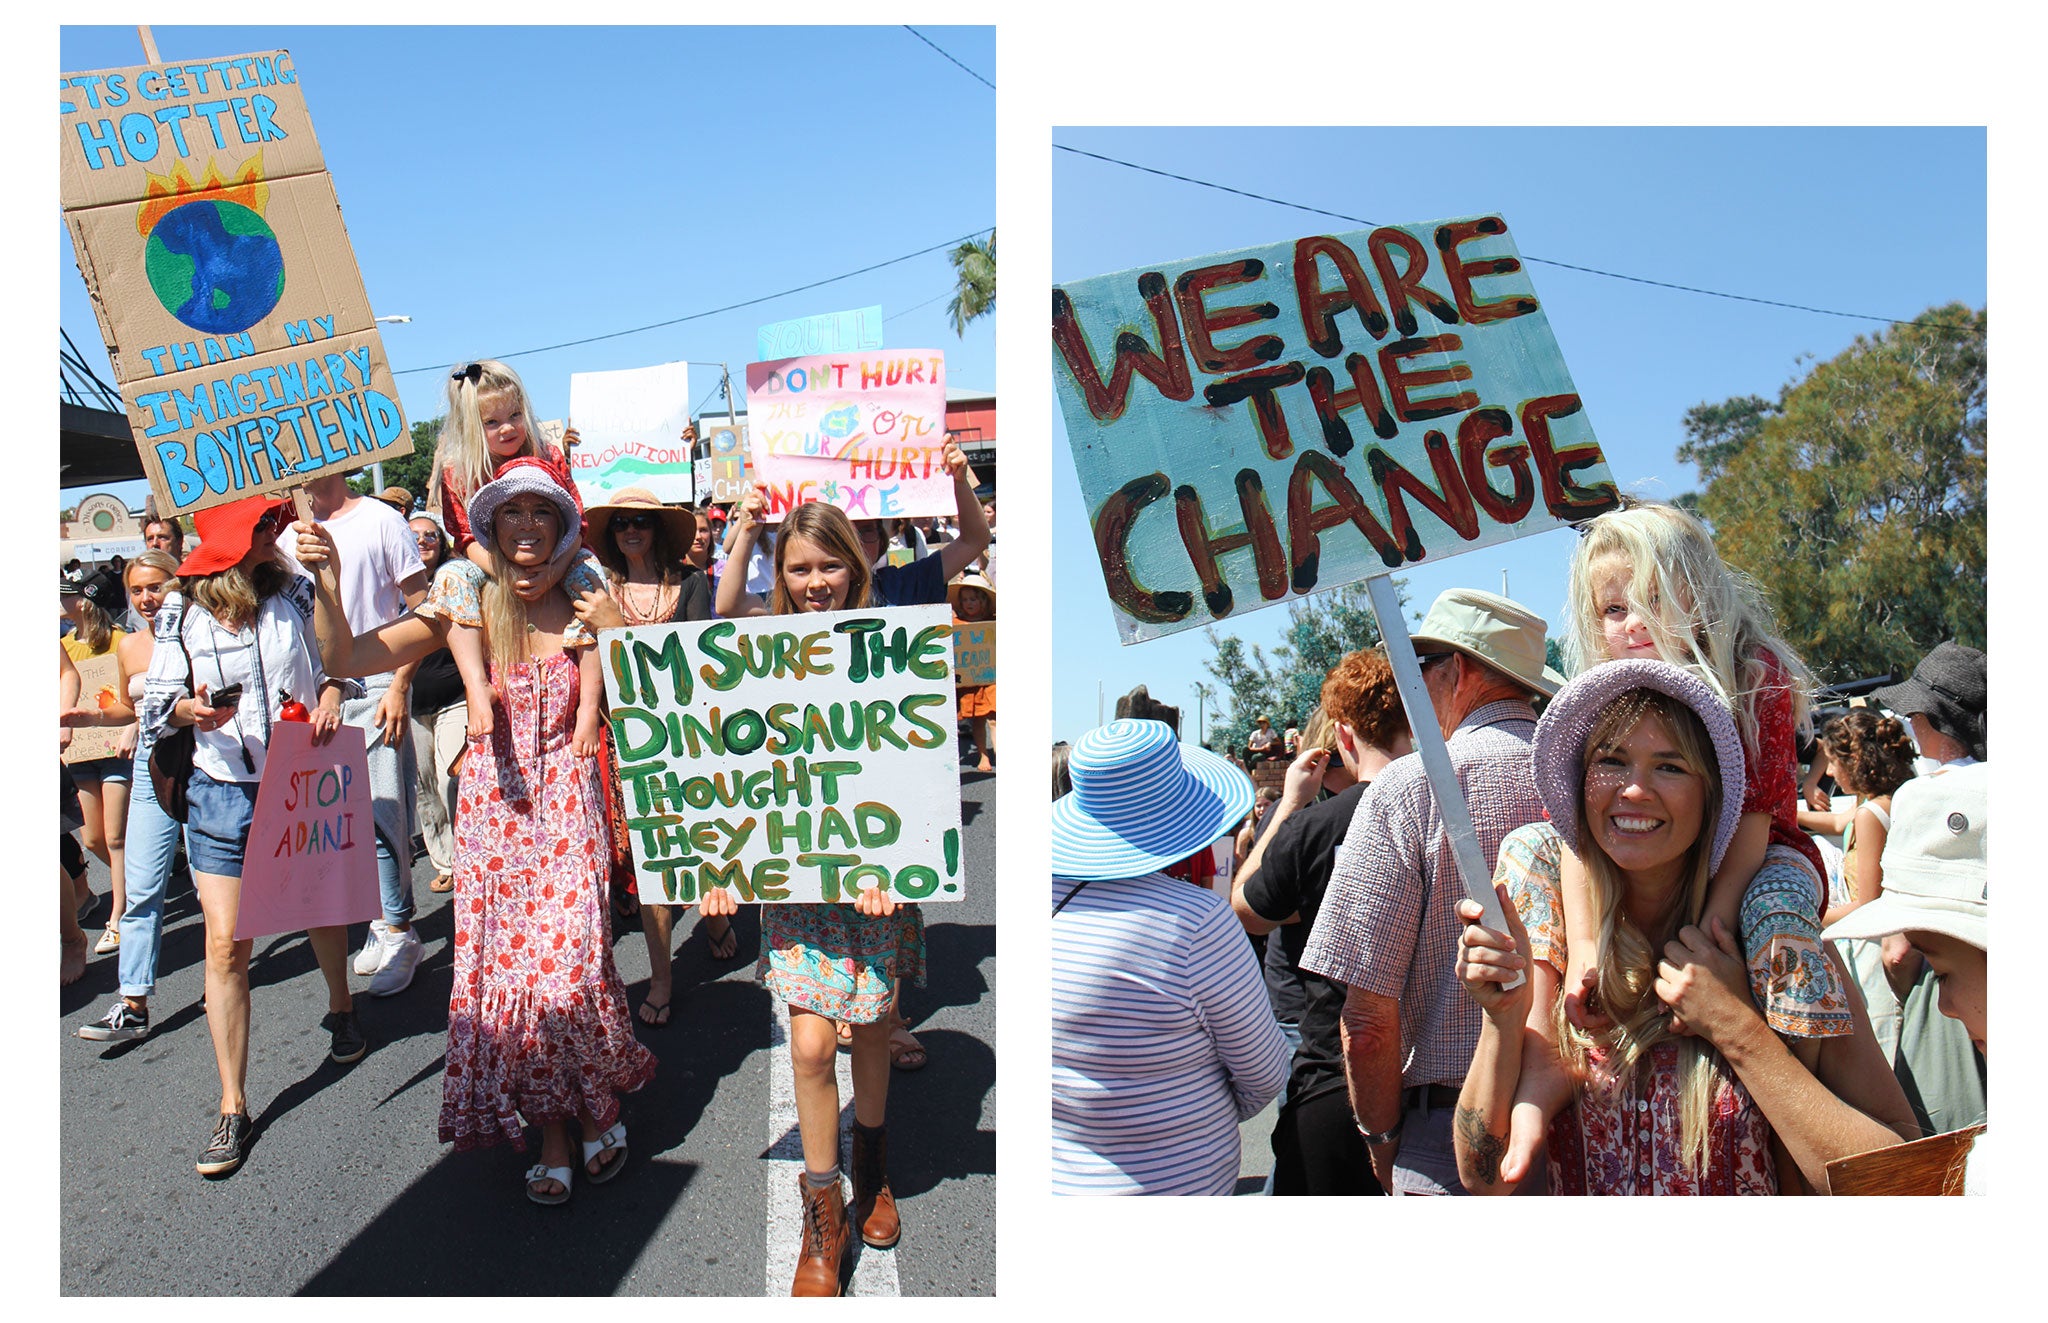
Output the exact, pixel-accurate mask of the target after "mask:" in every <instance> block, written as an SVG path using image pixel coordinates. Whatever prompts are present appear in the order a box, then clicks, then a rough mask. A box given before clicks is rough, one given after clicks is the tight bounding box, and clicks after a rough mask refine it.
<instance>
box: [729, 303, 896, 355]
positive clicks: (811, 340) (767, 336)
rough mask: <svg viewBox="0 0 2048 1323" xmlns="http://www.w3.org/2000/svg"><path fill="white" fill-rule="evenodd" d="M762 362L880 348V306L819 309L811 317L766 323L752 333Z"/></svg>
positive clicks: (855, 352)
mask: <svg viewBox="0 0 2048 1323" xmlns="http://www.w3.org/2000/svg"><path fill="white" fill-rule="evenodd" d="M754 342H755V346H756V348H757V349H758V351H759V353H758V356H759V358H760V359H761V360H762V361H763V362H768V361H771V360H773V359H777V358H802V357H804V356H806V355H809V354H857V353H859V352H861V351H862V350H864V349H880V348H881V347H882V308H881V305H880V304H876V305H875V306H874V307H871V308H854V309H852V310H851V311H849V312H821V313H819V314H818V315H817V316H815V317H798V318H796V319H795V320H794V321H787V322H770V323H769V324H768V325H766V326H763V327H762V328H761V329H760V330H759V331H757V332H755V335H754Z"/></svg>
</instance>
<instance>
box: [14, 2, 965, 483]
mask: <svg viewBox="0 0 2048 1323" xmlns="http://www.w3.org/2000/svg"><path fill="white" fill-rule="evenodd" d="M918 30H919V31H920V32H922V33H924V34H925V35H926V36H927V37H929V38H930V39H931V40H932V41H933V42H934V43H936V44H937V45H939V46H941V47H943V48H944V49H945V50H946V51H947V52H948V53H950V54H951V55H953V56H954V57H955V58H956V59H958V60H959V61H960V62H961V63H962V64H964V65H966V66H967V67H968V68H971V69H974V70H976V71H977V72H979V73H981V74H982V75H983V76H984V77H986V78H989V79H990V80H991V81H993V79H994V77H995V30H994V29H993V28H989V27H972V28H970V27H923V26H920V27H919V29H918ZM154 35H155V37H156V42H157V48H158V50H159V52H160V53H161V54H162V56H163V58H164V59H165V60H167V61H169V60H194V59H199V58H201V57H217V56H222V55H233V54H241V53H244V52H248V51H258V50H270V49H275V48H278V47H284V48H287V49H289V50H290V51H291V52H292V55H293V58H294V60H295V62H296V64H297V67H298V70H299V74H300V78H301V81H302V83H303V85H304V88H305V95H306V101H307V105H308V106H309V108H310V110H311V112H312V117H313V124H314V127H315V129H316V130H317V131H318V133H319V137H320V145H321V149H322V151H323V153H324V155H325V157H326V161H327V166H328V169H329V170H331V171H332V172H333V174H334V181H335V188H336V191H337V193H338V194H339V196H340V199H341V207H342V215H343V217H344V219H345V220H346V222H347V225H348V232H349V238H350V240H351V241H352V243H353V245H354V247H355V254H356V260H357V263H358V264H359V265H360V266H361V268H362V273H363V281H364V285H365V286H366V288H367V290H368V293H369V296H370V305H371V307H372V308H373V309H374V310H375V311H376V313H377V314H378V315H380V316H382V315H387V314H405V315H409V316H411V317H412V318H413V320H412V322H411V323H410V324H409V325H396V326H386V327H384V328H383V329H384V343H385V348H386V351H387V352H388V354H389V357H390V361H391V365H392V367H393V369H394V370H396V371H397V372H398V374H399V375H398V377H397V380H398V384H399V388H400V394H401V402H402V403H403V405H404V408H405V413H406V417H407V419H408V420H415V419H424V418H430V417H433V416H435V415H437V414H439V413H440V412H441V395H440V392H441V383H442V382H443V381H444V380H445V373H446V369H447V367H448V365H450V364H452V363H455V362H459V361H462V360H466V359H471V358H479V357H492V356H495V357H503V356H505V355H507V354H509V353H511V352H512V351H515V350H521V349H528V348H533V347H537V346H542V345H552V344H556V343H558V342H561V341H566V340H577V339H582V338H585V337H588V336H595V335H602V334H605V333H607V332H612V331H619V330H623V329H625V328H628V327H635V326H644V325H647V324H649V323H653V322H661V321H667V320H669V319H671V318H675V317H681V316H684V315H686V314H689V313H695V312H699V311H703V310H706V309H711V308H717V307H721V306H724V305H726V304H731V303H737V302H740V301H742V300H746V299H752V298H755V297H757V296H760V295H763V294H771V293H775V292H777V291H780V290H785V289H789V288H792V287H794V286H797V285H802V284H806V283H808V282H810V281H813V280H819V279H822V278H824V277H828V276H835V275H839V274H840V273H842V272H846V271H851V270H854V269H855V268H858V267H864V266H868V265H870V264H872V263H876V262H881V261H884V260H886V259H889V258H894V257H899V256H901V255H903V254H906V253H910V252H913V251H915V250H917V249H920V248H926V247H929V246H931V245H934V244H940V243H943V242H945V241H948V240H952V239H956V238H958V237H959V236H963V235H967V234H970V233H974V232H978V231H985V230H986V229H988V227H990V226H992V225H994V224H995V220H996V214H995V94H994V93H993V92H991V91H990V90H989V89H988V88H986V87H984V86H982V84H980V83H979V82H976V81H975V80H974V79H973V78H972V77H970V76H969V75H968V74H966V73H963V72H962V71H961V70H960V69H958V68H955V67H954V66H953V65H952V64H949V63H948V62H947V61H946V60H945V59H944V58H943V57H942V56H940V55H939V54H937V53H936V52H934V51H933V50H932V49H931V48H930V47H929V46H927V45H925V44H924V43H923V42H921V41H919V40H918V39H917V37H916V36H914V35H912V34H911V33H910V32H907V31H905V30H904V29H903V28H901V27H898V26H876V27H861V28H805V27H774V28H643V29H635V28H519V27H507V28H489V27H463V28H433V27H423V28H414V27H408V28H395V29H394V28H289V27H270V26H265V27H258V28H196V27H173V26H160V27H156V28H155V29H154ZM59 49H60V56H61V65H62V68H63V70H64V71H66V72H75V71H84V70H92V69H103V68H115V67H121V66H126V65H134V64H141V63H142V62H143V59H142V53H141V47H140V45H139V43H138V41H137V38H136V33H135V29H134V28H132V27H107V28H66V29H64V30H63V32H62V35H61V37H60V45H59ZM51 220H52V228H53V229H54V230H55V232H56V233H55V235H54V236H53V237H54V239H55V242H56V244H57V250H58V262H59V264H60V272H61V278H60V285H61V292H60V315H61V318H62V323H63V326H64V329H65V330H66V331H68V332H70V335H71V338H72V340H73V341H74V342H75V343H77V345H78V346H79V347H80V349H81V350H83V351H84V353H85V356H86V358H87V360H88V361H89V362H90V363H91V364H92V365H93V367H94V369H95V370H96V371H97V372H99V373H100V375H101V378H102V379H103V380H105V381H107V382H108V383H109V384H112V381H113V374H112V372H111V370H110V369H109V368H108V365H107V361H106V353H105V349H104V347H103V345H102V343H101V340H100V335H99V329H98V325H97V323H96V322H95V321H94V319H93V315H92V309H91V306H90V304H89V302H88V300H87V298H86V293H85V285H84V282H83V281H82V280H81V279H80V278H79V275H78V271H77V267H76V264H75V261H74V259H73V256H72V252H71V243H70V240H69V238H68V236H66V234H65V233H64V230H63V226H62V225H61V223H58V222H57V217H56V216H55V215H54V214H53V215H52V217H51ZM952 291H953V271H952V267H951V265H950V264H949V263H948V262H947V261H946V255H945V252H944V251H943V250H941V251H936V252H932V253H928V254H926V255H924V256H921V257H917V258H913V259H911V260H910V261H907V262H902V263H899V264H896V265H893V266H889V267H885V268H883V269H882V270H879V271H874V272H871V273H868V274H866V275H861V276H856V277H854V278H853V279H850V280H844V281H839V282H837V283H834V284H830V285H827V286H824V287H823V288H820V289H816V290H811V291H808V292H805V293H801V294H794V295H790V296H788V297H785V298H779V299H775V300H773V301H771V302H768V303H764V304H760V305H757V306H755V307H750V308H744V309H740V310H737V311H734V312H729V313H722V314H719V315H717V316H713V317H706V318H702V319H699V320H695V321H690V322H686V323H684V324H682V325H680V326H672V327H666V328H663V329H659V330H653V331H646V332H642V333H639V334H636V335H630V336H625V337H621V338H618V339H612V340H602V341H599V342H597V343H594V344H587V345H580V346H577V347H575V348H570V349H561V350H555V351H553V352H549V353H544V354H531V355H522V356H518V357H513V358H511V359H510V360H509V361H510V362H511V364H512V366H513V367H514V368H516V369H517V370H518V371H519V373H520V375H521V376H522V377H523V378H524V379H525V381H526V384H527V388H528V390H529V391H530V392H531V393H532V395H533V397H534V405H535V408H536V409H537V410H538V411H539V413H540V415H541V416H542V417H544V418H557V417H561V416H562V415H563V413H565V412H566V410H567V408H568V403H569V374H570V373H572V372H595V371H605V370H610V369H616V368H631V367H643V366H646V365H649V364H653V363H661V362H669V361H674V360H677V359H690V360H697V361H701V362H710V363H716V362H721V361H722V362H726V363H729V364H730V365H731V369H732V376H733V381H734V383H735V392H736V394H738V395H739V396H741V399H740V403H741V404H742V405H743V404H744V388H745V378H744V368H745V365H746V363H747V362H748V361H749V360H750V359H752V358H753V357H754V333H755V330H756V328H757V327H759V326H761V325H762V324H763V323H766V322H771V321H781V320H785V319H788V318H793V317H801V316H806V315H809V314H812V313H819V312H831V311H836V310H839V309H845V308H858V307H865V306H870V305H874V304H880V305H881V307H882V310H883V315H884V316H885V318H888V319H889V320H887V322H886V324H885V328H884V331H885V336H886V341H887V343H888V344H891V345H896V346H902V347H914V348H938V349H942V350H943V351H944V352H945V354H946V360H947V365H948V375H949V378H950V380H951V381H952V382H953V384H955V385H958V386H973V387H981V388H987V389H993V388H994V387H995V384H996V370H995V327H994V324H993V319H991V318H984V319H982V320H981V321H980V322H978V323H976V324H975V325H974V326H972V327H970V328H969V329H968V332H967V334H966V337H965V338H964V339H962V338H960V337H957V336H955V335H954V333H953V330H952V327H951V325H950V324H949V323H948V321H947V318H946V301H947V299H948V298H950V296H951V294H952ZM412 368H423V369H426V370H424V371H406V369H412ZM717 380H718V370H717V369H716V368H695V367H693V368H692V369H691V372H690V393H691V395H692V397H693V398H692V399H691V401H690V404H691V406H692V407H693V409H694V408H695V407H696V406H698V405H699V404H700V402H706V401H707V400H708V402H707V403H705V404H704V407H705V409H706V410H709V409H710V408H712V407H713V406H714V405H716V404H717V402H718V401H717V397H716V396H715V395H714V394H713V392H714V389H715V387H716V385H717ZM112 490H114V491H116V492H117V493H118V494H120V495H122V496H123V497H124V498H125V499H128V500H130V501H131V503H133V504H137V505H139V504H140V503H141V500H142V496H143V494H144V492H146V490H147V488H146V485H145V484H142V483H135V484H123V485H120V486H117V487H115V488H113V489H112ZM78 494H79V493H78V492H71V493H68V495H69V496H70V497H72V498H73V499H75V498H76V496H77V495H78ZM67 503H68V502H67Z"/></svg>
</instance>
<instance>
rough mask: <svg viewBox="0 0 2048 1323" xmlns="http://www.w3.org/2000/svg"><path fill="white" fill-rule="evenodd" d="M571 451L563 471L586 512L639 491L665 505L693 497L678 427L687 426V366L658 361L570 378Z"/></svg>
mask: <svg viewBox="0 0 2048 1323" xmlns="http://www.w3.org/2000/svg"><path fill="white" fill-rule="evenodd" d="M569 419H570V421H572V422H574V423H575V424H576V437H577V444H576V448H575V449H574V450H573V451H571V452H570V453H569V472H570V475H571V476H572V477H574V478H575V479H576V494H577V495H578V496H580V497H582V498H583V504H584V505H585V506H592V505H604V504H606V503H608V502H610V500H611V499H612V497H614V496H616V495H617V494H618V493H619V492H620V491H622V490H624V489H625V488H627V487H644V488H646V489H647V490H648V491H651V492H653V493H654V495H655V498H656V499H657V500H659V501H661V502H662V503H664V504H666V505H687V504H689V503H690V502H691V501H694V500H696V499H697V487H696V469H695V466H694V464H693V463H692V462H691V459H690V443H689V442H687V441H685V440H683V439H682V436H683V429H684V428H686V427H688V426H689V425H690V365H689V364H687V363H658V364H656V365H655V366H653V367H644V368H627V369H625V370H623V371H619V372H574V373H571V374H570V376H569Z"/></svg>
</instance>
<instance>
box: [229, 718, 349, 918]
mask: <svg viewBox="0 0 2048 1323" xmlns="http://www.w3.org/2000/svg"><path fill="white" fill-rule="evenodd" d="M383 915H384V905H383V901H382V899H381V898H380V896H379V894H378V890H377V824H376V821H375V819H374V818H372V817H371V811H370V760H369V756H368V754H367V753H366V751H365V747H364V744H363V732H362V731H360V730H358V729H356V728H355V727H353V726H343V727H342V728H341V729H340V730H337V731H335V732H334V737H333V738H332V739H330V740H329V741H328V742H327V743H326V744H323V745H319V746H315V745H314V743H313V728H312V726H310V725H308V724H307V723H305V722H303V721H279V722H275V723H273V724H272V725H271V728H270V744H269V747H268V749H267V751H266V752H265V753H264V756H263V784H262V785H261V786H260V787H259V788H258V789H257V791H256V814H255V817H254V819H253V820H252V821H251V822H250V824H249V845H248V850H247V854H246V858H245V859H244V860H243V863H242V905H241V910H240V912H239V913H238V914H237V915H236V917H235V940H236V941H245V940H247V939H249V938H252V937H268V936H270V935H271V934H272V933H295V932H300V931H302V930H304V929H307V928H323V927H327V926H329V925H331V924H339V923H361V922H364V921H365V920H368V919H377V918H382V917H383Z"/></svg>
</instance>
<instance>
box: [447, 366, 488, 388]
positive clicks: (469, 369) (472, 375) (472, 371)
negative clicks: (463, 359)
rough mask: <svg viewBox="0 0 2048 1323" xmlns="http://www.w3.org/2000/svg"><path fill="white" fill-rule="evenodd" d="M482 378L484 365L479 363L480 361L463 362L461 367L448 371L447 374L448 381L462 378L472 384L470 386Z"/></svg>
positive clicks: (461, 379)
mask: <svg viewBox="0 0 2048 1323" xmlns="http://www.w3.org/2000/svg"><path fill="white" fill-rule="evenodd" d="M483 379H484V365H483V364H481V363H464V364H463V365H462V366H461V367H459V368H457V369H455V370H454V371H453V372H450V373H449V374H448V380H450V381H463V380H467V381H468V382H469V384H470V385H472V386H474V385H476V384H477V383H478V382H480V381H482V380H483Z"/></svg>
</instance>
